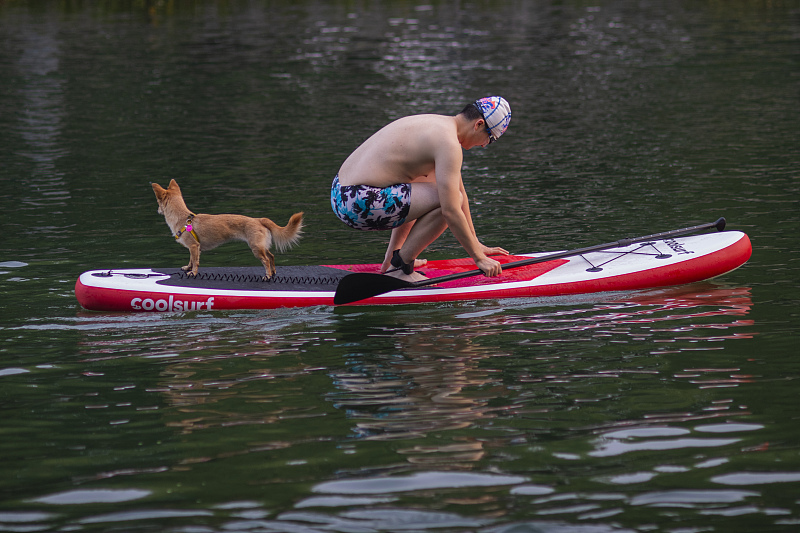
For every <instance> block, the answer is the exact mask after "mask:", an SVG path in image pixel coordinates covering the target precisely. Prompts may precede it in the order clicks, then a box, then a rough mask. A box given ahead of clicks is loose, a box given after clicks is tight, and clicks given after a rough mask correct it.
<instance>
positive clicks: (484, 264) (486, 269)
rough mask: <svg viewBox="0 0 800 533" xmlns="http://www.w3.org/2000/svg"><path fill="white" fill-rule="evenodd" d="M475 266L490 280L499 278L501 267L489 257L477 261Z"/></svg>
mask: <svg viewBox="0 0 800 533" xmlns="http://www.w3.org/2000/svg"><path fill="white" fill-rule="evenodd" d="M475 264H476V265H477V266H478V268H480V269H481V270H483V273H484V274H486V275H487V276H489V277H490V278H493V277H495V276H499V275H500V274H501V273H502V272H503V266H502V265H501V264H500V263H499V262H498V261H495V260H494V259H492V258H491V257H485V258H483V259H480V260H479V261H476V262H475Z"/></svg>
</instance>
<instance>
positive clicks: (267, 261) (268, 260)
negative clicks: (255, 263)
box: [250, 246, 275, 281]
mask: <svg viewBox="0 0 800 533" xmlns="http://www.w3.org/2000/svg"><path fill="white" fill-rule="evenodd" d="M250 249H251V250H252V251H253V255H254V256H256V257H257V258H258V260H259V261H261V264H262V265H264V271H265V272H266V274H265V275H264V281H267V280H268V279H269V278H271V277H272V276H274V275H275V256H274V255H272V252H270V251H269V250H268V249H266V248H262V247H261V246H256V247H252V246H251V247H250Z"/></svg>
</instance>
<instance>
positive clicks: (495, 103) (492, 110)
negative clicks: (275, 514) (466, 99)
mask: <svg viewBox="0 0 800 533" xmlns="http://www.w3.org/2000/svg"><path fill="white" fill-rule="evenodd" d="M474 105H475V107H477V108H478V109H479V110H480V112H481V114H482V115H483V119H484V120H485V121H486V127H488V128H489V131H491V132H492V136H493V137H494V140H497V139H499V138H500V136H501V135H502V134H503V133H505V131H506V129H507V128H508V124H509V123H510V122H511V106H510V105H508V101H507V100H506V99H505V98H503V97H502V96H488V97H486V98H481V99H480V100H475V102H474Z"/></svg>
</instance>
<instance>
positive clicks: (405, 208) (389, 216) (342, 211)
mask: <svg viewBox="0 0 800 533" xmlns="http://www.w3.org/2000/svg"><path fill="white" fill-rule="evenodd" d="M331 207H332V208H333V212H334V213H336V216H337V217H339V220H341V221H342V222H344V223H345V224H347V225H348V226H350V227H351V228H355V229H362V230H385V229H394V228H396V227H398V226H401V225H403V223H404V222H405V221H406V217H407V216H408V212H409V210H410V209H411V184H409V183H398V184H397V185H392V186H390V187H386V188H384V189H381V188H379V187H372V186H370V185H344V186H343V185H339V175H338V174H337V175H336V177H335V178H333V185H331Z"/></svg>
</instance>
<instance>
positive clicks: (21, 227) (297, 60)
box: [0, 0, 800, 533]
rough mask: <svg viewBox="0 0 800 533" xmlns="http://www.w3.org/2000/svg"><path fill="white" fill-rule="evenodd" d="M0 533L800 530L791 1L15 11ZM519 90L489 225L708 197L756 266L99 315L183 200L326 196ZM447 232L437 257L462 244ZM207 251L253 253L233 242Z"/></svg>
mask: <svg viewBox="0 0 800 533" xmlns="http://www.w3.org/2000/svg"><path fill="white" fill-rule="evenodd" d="M0 43H2V46H1V47H0V184H1V185H2V193H0V213H2V214H0V217H1V218H0V221H2V225H1V226H0V227H1V228H2V229H1V231H0V290H2V304H0V408H2V415H1V416H0V530H2V531H172V532H186V533H195V532H198V533H199V532H203V533H205V532H215V531H252V532H262V531H263V532H272V531H292V532H317V531H335V532H371V531H443V532H444V531H452V532H455V531H458V532H464V531H489V532H496V533H501V532H502V533H510V532H512V531H513V532H521V531H537V532H538V531H547V532H556V533H564V532H577V533H604V532H618V531H642V532H645V531H670V532H699V531H719V532H733V531H742V532H751V531H796V530H797V529H798V528H800V429H798V427H800V426H799V425H798V419H800V402H798V395H797V388H798V385H797V380H798V377H800V358H798V344H797V342H798V341H797V332H798V329H800V312H799V311H798V309H800V284H799V283H798V275H799V274H800V252H798V248H799V247H800V237H798V231H797V228H798V226H799V225H800V105H799V104H800V53H798V51H800V2H798V1H780V0H776V1H770V2H755V1H753V2H750V1H744V0H740V1H732V2H715V1H710V0H709V1H700V2H663V3H659V2H652V3H651V2H634V1H609V2H582V1H564V2H544V1H533V2H522V1H516V2H514V1H509V2H451V1H443V2H432V3H430V4H424V3H416V2H404V1H393V2H313V1H310V2H283V1H264V2H257V1H251V2H245V1H242V2H238V1H233V2H210V1H209V2H203V1H197V2H172V1H167V2H116V1H110V2H102V3H80V2H78V3H70V2H5V3H0ZM489 94H502V95H503V96H505V97H506V98H507V99H508V100H509V101H510V103H511V106H512V109H513V120H512V122H511V126H510V128H509V130H508V132H507V133H506V134H505V135H504V136H503V138H502V139H501V140H500V142H498V143H496V144H493V145H492V146H491V147H489V148H488V149H485V150H484V149H480V148H477V149H475V150H471V151H469V152H468V153H466V154H465V165H464V171H463V176H464V181H465V184H466V187H467V190H468V191H469V192H470V199H471V202H472V212H473V216H474V219H475V224H476V227H477V231H478V235H479V236H480V237H481V238H482V240H483V241H484V242H485V243H486V244H488V245H493V246H503V247H505V248H507V249H509V250H511V251H512V252H517V253H525V252H535V251H542V250H555V249H567V248H573V247H579V246H588V245H592V244H596V243H601V242H608V241H611V240H616V239H619V238H622V237H630V236H636V235H645V234H649V233H654V232H659V231H665V230H669V229H674V228H680V227H685V226H689V225H694V224H700V223H704V222H711V221H714V220H716V219H717V218H718V217H719V216H725V217H726V218H727V220H728V227H729V229H733V230H739V231H745V232H746V233H747V234H748V235H749V236H750V238H751V240H752V242H753V247H754V252H753V257H752V258H751V260H750V261H749V262H748V263H747V264H746V265H745V266H743V267H742V268H740V269H738V270H736V271H734V272H732V273H730V274H728V275H726V276H724V277H722V278H719V279H716V280H713V281H710V282H705V283H699V284H693V285H688V286H682V287H675V288H668V289H662V290H653V291H638V292H631V293H614V294H601V295H592V296H584V297H574V296H573V297H562V298H549V299H527V300H526V299H520V300H503V301H482V302H465V303H458V304H447V305H444V304H442V305H415V306H398V307H349V308H332V307H318V308H311V309H302V310H298V309H285V310H283V309H282V310H271V311H242V312H193V313H166V314H148V313H144V314H109V313H96V312H89V311H86V310H83V309H81V308H80V306H79V305H78V304H77V302H76V300H75V297H74V294H73V288H74V284H75V280H76V279H77V277H78V275H79V274H80V273H81V272H83V271H85V270H89V269H95V268H122V267H150V266H180V265H183V264H185V262H186V256H187V253H186V251H185V249H183V248H182V247H180V246H178V245H176V244H175V243H174V242H173V241H174V240H173V239H172V238H171V237H170V235H169V230H168V228H167V227H166V225H165V224H164V220H163V218H162V217H161V216H160V215H158V214H157V213H156V203H155V198H154V196H153V193H152V190H151V188H150V185H149V183H150V182H151V181H152V182H158V183H161V184H162V185H166V184H167V183H168V182H169V180H170V179H173V178H174V179H176V180H177V181H178V182H179V183H180V184H181V186H182V188H183V192H184V195H185V196H186V199H187V203H188V205H189V207H190V208H191V209H193V210H194V211H200V212H218V213H221V212H237V213H243V214H248V215H258V216H269V217H270V218H273V219H275V220H276V221H277V222H279V223H281V224H283V223H284V222H285V221H286V220H287V219H288V217H289V216H290V215H291V214H292V213H294V212H296V211H301V210H302V211H304V212H305V214H306V224H307V226H306V234H305V236H304V238H303V240H302V241H301V244H300V245H299V246H298V247H296V248H295V249H294V250H292V251H290V252H287V253H283V254H280V255H279V256H278V268H280V266H281V265H304V264H339V263H352V262H376V261H378V260H379V259H380V258H381V257H382V255H383V252H384V248H385V242H386V238H387V235H386V234H383V233H381V234H372V233H358V232H355V231H354V230H350V229H348V228H347V227H345V226H344V225H343V224H342V223H340V222H338V220H336V219H335V218H334V215H333V214H332V212H331V211H330V205H329V201H328V191H329V187H330V182H331V179H332V178H333V176H334V175H335V173H336V171H337V170H338V168H339V165H340V164H341V162H342V161H343V160H344V158H346V157H347V155H348V154H349V153H350V152H351V151H352V150H353V149H354V148H355V147H356V146H358V144H359V143H360V142H362V141H363V140H364V139H365V138H367V137H368V136H369V135H370V134H371V133H373V132H374V131H375V130H377V129H378V128H380V127H381V126H383V125H384V124H386V123H387V122H389V121H391V120H393V119H395V118H398V117H401V116H404V115H408V114H412V113H442V114H455V113H457V112H458V111H459V110H460V109H461V108H462V107H463V106H464V105H465V104H466V103H467V102H469V101H472V100H474V99H476V98H478V97H482V96H486V95H489ZM462 255H463V251H462V250H461V249H460V247H459V246H458V245H457V243H456V242H455V240H454V239H453V237H452V236H450V235H449V234H446V235H445V236H443V237H442V239H440V240H439V241H438V242H436V243H435V244H434V245H433V246H432V247H431V248H430V249H429V250H428V252H427V253H426V257H428V258H432V259H437V258H448V257H458V256H462ZM203 258H204V265H206V266H212V265H227V264H232V265H239V266H248V265H253V264H254V259H253V257H252V255H251V253H250V251H249V250H248V249H247V247H246V246H244V245H241V244H230V245H226V246H224V247H222V248H220V249H218V250H216V251H214V252H210V253H207V254H204V256H203Z"/></svg>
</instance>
